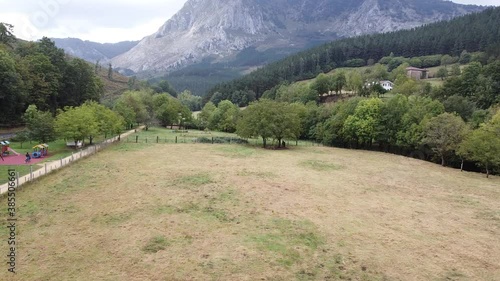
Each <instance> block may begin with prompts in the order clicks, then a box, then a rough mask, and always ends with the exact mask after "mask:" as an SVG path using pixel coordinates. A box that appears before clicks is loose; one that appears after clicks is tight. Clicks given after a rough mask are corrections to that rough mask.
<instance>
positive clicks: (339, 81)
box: [331, 71, 346, 94]
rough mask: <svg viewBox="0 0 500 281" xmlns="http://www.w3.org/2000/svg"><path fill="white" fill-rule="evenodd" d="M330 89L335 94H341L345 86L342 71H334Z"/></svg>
mask: <svg viewBox="0 0 500 281" xmlns="http://www.w3.org/2000/svg"><path fill="white" fill-rule="evenodd" d="M331 79H332V82H331V85H332V89H333V90H334V91H335V93H336V94H339V93H340V94H342V89H343V88H344V86H345V84H346V77H345V72H344V71H336V72H335V73H334V74H333V76H332V78H331Z"/></svg>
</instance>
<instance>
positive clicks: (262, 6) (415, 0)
mask: <svg viewBox="0 0 500 281" xmlns="http://www.w3.org/2000/svg"><path fill="white" fill-rule="evenodd" d="M482 9H483V8H482V7H479V6H470V5H469V6H467V5H459V4H455V3H452V2H450V1H444V0H350V1H344V0H273V1H265V0H189V1H187V2H186V4H185V5H184V7H183V8H182V9H181V10H180V11H179V12H178V13H177V14H175V15H174V16H173V17H172V18H171V19H170V20H168V21H167V22H166V23H165V24H164V25H163V26H162V27H160V29H159V30H158V31H157V32H156V33H154V34H152V35H150V36H148V37H145V38H144V39H143V40H142V41H141V42H140V43H139V44H138V45H137V46H135V47H134V48H132V49H131V50H130V51H128V52H126V53H124V54H122V55H120V56H118V57H116V58H114V59H113V65H115V66H117V67H120V68H122V69H128V70H131V71H133V72H136V73H138V72H148V73H153V74H155V73H156V74H161V73H165V72H169V71H173V70H176V69H179V68H182V67H184V66H186V65H189V64H192V63H196V62H200V61H201V60H203V59H204V58H208V57H211V58H213V59H215V60H220V59H228V58H230V57H234V55H235V54H237V53H238V52H239V51H241V50H244V49H245V48H248V47H255V48H256V49H258V50H267V49H273V48H280V49H286V48H292V47H293V48H295V50H297V49H300V48H304V47H306V46H311V42H312V41H314V42H316V43H320V42H326V41H331V40H334V39H338V38H340V37H350V36H355V35H360V34H366V33H378V32H388V31H395V30H398V29H404V28H412V27H416V26H420V25H422V24H426V23H431V22H435V21H439V20H445V19H451V18H453V17H456V16H459V15H464V14H466V13H470V12H475V11H480V10H482Z"/></svg>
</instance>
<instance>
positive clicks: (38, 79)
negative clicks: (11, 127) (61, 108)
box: [21, 53, 62, 112]
mask: <svg viewBox="0 0 500 281" xmlns="http://www.w3.org/2000/svg"><path fill="white" fill-rule="evenodd" d="M21 63H22V64H23V68H24V69H26V70H27V71H26V72H25V73H22V75H23V76H24V77H23V80H25V81H30V83H28V84H27V85H26V86H27V92H28V93H29V94H28V97H27V102H28V104H34V105H36V107H37V108H38V109H39V110H42V111H46V110H50V111H52V112H55V111H56V109H57V108H58V104H57V98H58V93H59V90H60V87H61V84H60V81H61V78H62V75H61V73H60V71H59V69H58V68H57V67H56V66H55V65H54V64H52V63H51V61H50V59H49V57H47V56H46V55H43V54H40V53H38V54H35V55H29V56H27V57H25V58H24V59H23V60H22V62H21Z"/></svg>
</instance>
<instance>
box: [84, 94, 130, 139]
mask: <svg viewBox="0 0 500 281" xmlns="http://www.w3.org/2000/svg"><path fill="white" fill-rule="evenodd" d="M83 106H84V107H88V108H90V109H91V110H92V111H93V114H94V116H95V117H96V119H97V123H98V124H97V126H98V133H100V134H103V135H105V136H107V135H112V134H120V133H121V132H122V130H123V128H124V126H125V120H124V118H123V117H122V116H121V115H120V114H118V113H116V112H114V111H112V110H111V109H109V108H107V107H105V106H104V105H101V104H98V103H96V102H90V101H89V102H86V103H85V104H84V105H83Z"/></svg>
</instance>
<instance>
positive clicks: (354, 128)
mask: <svg viewBox="0 0 500 281" xmlns="http://www.w3.org/2000/svg"><path fill="white" fill-rule="evenodd" d="M382 105H383V102H382V100H380V99H379V98H371V99H367V100H362V101H360V102H359V104H358V106H357V107H356V110H355V111H354V114H353V115H351V116H349V117H348V118H347V119H346V121H345V124H344V131H345V134H346V136H347V137H348V138H349V140H350V141H354V142H356V143H361V144H365V145H367V146H371V145H372V142H373V140H374V139H375V137H376V132H377V128H378V126H379V122H380V114H381V109H382Z"/></svg>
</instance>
